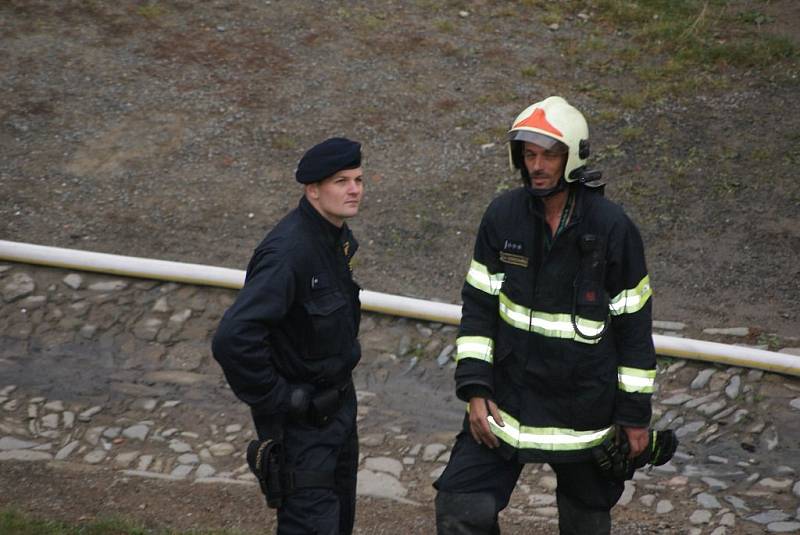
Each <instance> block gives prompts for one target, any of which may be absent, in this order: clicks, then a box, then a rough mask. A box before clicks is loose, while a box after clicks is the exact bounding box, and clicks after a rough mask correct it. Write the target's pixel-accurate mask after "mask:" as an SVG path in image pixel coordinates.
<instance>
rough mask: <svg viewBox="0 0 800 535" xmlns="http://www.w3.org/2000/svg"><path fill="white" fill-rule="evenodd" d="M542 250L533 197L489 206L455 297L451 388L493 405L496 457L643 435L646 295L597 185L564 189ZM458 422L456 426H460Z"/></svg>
mask: <svg viewBox="0 0 800 535" xmlns="http://www.w3.org/2000/svg"><path fill="white" fill-rule="evenodd" d="M570 187H571V192H572V195H573V197H572V199H573V201H574V202H573V209H572V215H571V217H570V219H569V220H568V222H567V223H566V224H565V226H564V227H563V228H562V230H561V231H560V232H559V233H558V234H557V235H556V237H555V238H554V239H553V240H552V243H551V245H550V247H548V246H547V237H546V235H545V232H549V231H548V230H546V227H545V225H546V222H545V220H544V214H543V204H542V202H541V200H539V199H537V198H535V197H534V196H532V195H530V194H529V193H528V192H527V191H526V190H525V189H524V188H519V189H515V190H512V191H509V192H506V193H505V194H503V195H501V196H500V197H498V198H496V199H495V200H494V201H493V202H492V203H491V205H490V206H489V207H488V209H487V210H486V212H485V214H484V216H483V219H482V221H481V224H480V229H479V231H478V236H477V240H476V243H475V248H474V255H473V259H472V262H471V265H470V268H469V272H468V274H467V278H466V282H465V284H464V287H463V290H462V298H463V303H464V304H463V315H462V320H461V327H460V332H459V336H458V340H457V347H458V349H457V356H456V359H457V363H458V364H457V368H456V391H457V395H458V396H459V398H461V399H462V400H464V401H468V400H469V399H470V397H472V396H475V395H479V396H483V397H489V398H491V399H493V400H494V401H495V402H496V403H497V405H498V408H499V409H500V411H501V416H502V418H503V420H504V423H505V425H504V426H503V427H501V426H499V425H497V424H496V422H494V420H493V419H492V418H490V419H489V421H490V427H491V429H492V431H493V433H494V434H495V435H496V436H497V437H498V438H499V439H500V444H501V449H500V453H501V455H504V456H506V457H513V456H516V458H517V459H518V460H519V462H553V461H556V462H557V461H562V462H569V461H579V460H584V459H588V458H589V457H590V449H591V448H592V447H593V446H596V445H597V444H599V443H600V442H601V441H602V440H603V439H604V438H606V437H607V436H609V434H610V433H611V432H612V427H611V426H612V424H614V423H617V424H621V425H623V426H633V427H647V426H648V425H649V422H650V417H651V408H650V397H651V395H652V392H653V388H654V381H655V365H656V361H655V351H654V347H653V342H652V335H651V333H652V325H651V323H652V321H651V306H652V301H651V299H650V297H651V294H652V291H651V289H650V280H649V276H648V273H647V267H646V265H645V257H644V251H643V245H642V240H641V237H640V235H639V232H638V230H637V229H636V227H635V226H634V224H633V223H632V222H631V220H630V219H629V218H628V217H627V216H626V215H625V213H624V212H623V210H622V209H621V208H620V207H619V206H618V205H616V204H614V203H613V202H611V201H609V200H607V199H606V198H605V197H603V195H602V189H599V190H598V189H591V188H588V187H586V186H582V185H572V186H570ZM467 425H468V423H467V419H466V418H465V426H467Z"/></svg>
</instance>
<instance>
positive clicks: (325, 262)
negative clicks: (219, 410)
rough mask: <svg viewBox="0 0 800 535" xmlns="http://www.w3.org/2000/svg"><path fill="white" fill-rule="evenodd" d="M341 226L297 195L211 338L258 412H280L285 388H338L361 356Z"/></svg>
mask: <svg viewBox="0 0 800 535" xmlns="http://www.w3.org/2000/svg"><path fill="white" fill-rule="evenodd" d="M357 247H358V244H357V243H356V241H355V239H354V238H353V235H352V233H351V231H350V229H349V228H348V227H347V225H346V224H345V225H343V226H342V227H341V228H339V227H336V226H335V225H333V224H331V223H330V222H328V221H327V220H326V219H325V218H323V217H322V215H320V214H319V212H317V210H316V209H315V208H314V207H313V206H312V205H311V203H310V202H308V200H307V199H306V198H305V197H303V198H302V199H301V200H300V204H299V206H298V207H297V208H296V209H294V210H292V211H291V212H289V214H287V215H286V216H285V217H284V218H283V219H282V220H281V221H280V222H279V223H278V224H277V225H276V226H275V227H274V228H273V229H272V231H270V232H269V233H268V234H267V236H266V237H265V238H264V240H263V241H262V242H261V244H260V245H259V246H258V247H257V248H256V250H255V252H254V254H253V257H252V259H251V260H250V263H249V265H248V267H247V274H246V277H245V283H244V287H243V288H242V290H241V291H240V292H239V294H238V296H237V298H236V301H235V302H234V304H233V305H232V306H231V307H230V308H229V309H228V310H227V311H226V312H225V315H224V316H223V318H222V321H221V322H220V325H219V328H218V329H217V332H216V335H215V336H214V340H213V344H212V348H213V353H214V358H215V359H216V360H217V361H218V362H219V364H220V365H221V366H222V369H223V371H224V373H225V377H226V378H227V380H228V383H229V384H230V385H231V388H232V389H233V391H234V393H235V394H236V395H237V396H238V397H239V398H240V399H241V400H242V401H244V402H245V403H247V404H248V405H250V407H251V408H252V409H253V413H254V416H255V417H256V420H257V421H258V420H259V416H260V415H263V416H269V415H276V414H284V413H286V412H287V411H288V403H289V396H290V393H291V391H292V390H293V389H294V388H295V387H298V386H302V387H304V388H310V389H311V392H312V393H313V392H314V391H319V390H323V389H328V388H336V387H341V386H342V385H343V384H347V383H349V381H350V380H351V375H350V374H351V371H352V369H353V368H354V367H355V365H356V364H357V363H358V361H359V359H360V358H361V348H360V346H359V344H358V340H357V338H356V337H357V336H358V327H359V321H360V302H359V298H358V292H359V290H360V288H359V287H358V285H357V284H356V283H355V282H354V281H353V278H352V276H351V271H350V260H351V258H352V256H353V254H354V253H355V252H356V249H357Z"/></svg>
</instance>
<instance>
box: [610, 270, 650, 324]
mask: <svg viewBox="0 0 800 535" xmlns="http://www.w3.org/2000/svg"><path fill="white" fill-rule="evenodd" d="M652 295H653V288H652V287H651V286H650V275H645V276H644V278H642V280H640V281H639V284H637V285H636V287H635V288H630V289H628V290H622V291H621V292H620V293H618V294H617V295H615V296H614V297H612V298H611V302H610V303H609V304H608V308H609V310H610V311H611V314H612V315H614V316H619V315H620V314H633V313H634V312H638V311H640V310H641V309H642V307H643V306H644V305H645V303H647V300H648V299H650V296H652Z"/></svg>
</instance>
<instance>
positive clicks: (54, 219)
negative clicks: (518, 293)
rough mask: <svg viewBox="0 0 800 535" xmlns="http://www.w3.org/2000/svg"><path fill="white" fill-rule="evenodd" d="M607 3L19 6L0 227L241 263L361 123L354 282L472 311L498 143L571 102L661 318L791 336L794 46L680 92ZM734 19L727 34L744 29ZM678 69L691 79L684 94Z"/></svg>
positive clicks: (104, 248) (712, 71)
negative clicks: (546, 110) (635, 230)
mask: <svg viewBox="0 0 800 535" xmlns="http://www.w3.org/2000/svg"><path fill="white" fill-rule="evenodd" d="M701 4H704V3H703V2H697V8H698V12H699V15H698V19H697V20H698V21H699V20H701V18H702V17H703V16H706V15H705V10H704V9H703V8H702V5H701ZM705 4H708V3H705ZM720 4H721V3H719V2H711V9H712V10H718V11H719V13H717V12H716V11H714V13H711V14H709V15H707V16H709V17H711V16H712V15H713V16H721V12H722V11H725V10H727V11H728V14H730V13H734V14H739V15H740V16H739V19H737V20H750V19H749V18H748V17H750V16H751V15H752V14H753V13H756V12H757V13H759V14H761V15H763V19H759V20H760V21H761V22H759V23H758V25H757V31H758V32H760V33H761V34H763V35H774V36H780V37H784V38H787V39H789V41H790V42H792V43H793V44H794V46H795V47H800V5H798V4H797V3H796V2H794V1H793V0H774V1H764V2H761V1H744V0H735V1H732V2H726V3H725V7H724V8H722V7H720ZM602 6H603V2H599V1H598V2H592V1H559V2H543V1H537V0H530V1H524V2H518V3H511V2H503V1H499V0H463V1H456V0H448V1H445V2H432V1H427V0H416V1H413V2H374V1H356V2H340V1H334V2H322V1H318V0H293V1H291V2H290V1H285V0H272V1H269V0H263V1H262V0H259V1H250V2H246V1H240V0H209V1H206V2H190V1H188V0H172V1H160V2H159V1H152V2H143V1H122V2H107V1H104V0H65V1H63V2H57V3H53V2H48V1H46V0H2V1H0V239H3V240H13V241H20V242H28V243H35V244H41V245H53V246H60V247H69V248H75V249H83V250H91V251H101V252H109V253H115V254H124V255H132V256H142V257H150V258H159V259H165V260H178V261H186V262H196V263H202V264H210V265H217V266H225V267H232V268H239V269H243V268H244V267H245V265H246V262H247V260H248V258H249V256H250V253H251V251H252V249H253V247H254V246H255V245H256V244H257V243H258V242H259V241H260V239H261V237H262V236H263V234H264V233H265V232H266V231H267V230H268V229H269V228H270V227H271V226H272V225H273V224H274V223H275V222H276V221H277V220H278V219H279V218H280V217H281V216H282V215H283V214H284V213H285V212H286V211H287V210H289V209H290V208H292V207H293V206H294V205H295V204H296V202H297V200H298V198H299V196H300V193H301V190H300V188H299V186H298V185H297V184H296V183H295V182H294V180H293V170H294V167H295V165H296V162H297V160H298V159H299V157H300V156H301V155H302V153H303V152H304V150H305V149H306V148H308V147H309V146H311V145H312V144H314V143H316V142H318V141H320V140H322V139H324V138H326V137H329V136H334V135H344V136H347V137H351V138H353V139H357V140H359V141H361V142H362V143H363V144H364V152H365V172H366V178H367V192H366V197H365V201H364V205H363V209H362V212H361V214H360V215H359V217H358V218H356V219H355V220H353V221H352V227H353V228H354V231H355V233H356V236H357V238H358V239H359V241H360V243H361V249H360V250H359V253H358V255H357V257H356V263H355V266H354V268H355V273H356V276H357V278H358V280H359V282H360V283H361V284H362V286H363V287H364V288H366V289H369V290H375V291H382V292H389V293H396V294H400V295H406V296H414V297H424V298H429V299H436V300H441V301H446V302H451V303H458V302H459V292H460V288H461V284H462V281H463V277H464V273H465V271H466V268H467V266H468V264H469V259H470V257H471V250H472V241H473V239H474V233H475V230H476V228H477V225H478V222H479V220H480V216H481V213H482V211H483V209H484V208H485V206H486V205H487V204H488V202H489V200H490V199H491V198H492V197H493V196H495V195H496V194H497V193H498V192H500V191H502V190H504V189H507V188H509V187H513V186H515V185H516V181H517V178H515V177H514V175H513V174H512V173H511V172H510V171H509V170H508V165H507V158H506V152H505V150H506V149H505V146H504V134H505V131H506V129H507V128H508V126H509V124H510V123H511V121H512V120H513V118H514V117H515V116H516V115H517V113H519V112H520V111H521V110H522V109H523V108H524V107H526V106H527V105H528V104H530V103H532V102H534V101H536V100H539V99H541V98H543V97H544V96H547V95H550V94H560V95H562V96H565V97H566V98H567V99H568V100H570V101H571V102H573V103H574V104H575V105H576V106H577V107H578V108H579V109H581V110H583V111H584V113H585V115H586V116H587V119H588V121H589V125H590V129H591V137H592V147H593V150H594V152H595V154H594V156H593V159H592V160H591V161H593V162H594V165H596V166H597V167H598V168H600V169H602V170H603V172H604V176H605V177H606V179H607V181H608V187H607V190H606V191H607V195H608V196H609V197H610V198H612V199H614V200H616V201H617V202H620V203H622V204H623V205H624V206H625V208H626V210H627V212H628V213H629V214H630V215H631V217H632V218H633V219H634V220H635V221H636V222H637V224H638V225H639V227H640V230H641V232H642V235H643V237H644V241H645V245H646V247H647V254H648V260H649V268H650V273H651V279H652V282H653V285H654V288H655V292H656V293H655V299H654V303H655V315H656V319H659V320H676V321H687V322H689V323H690V324H691V325H692V326H693V328H695V329H697V330H699V329H702V328H705V327H737V326H748V327H750V328H751V332H752V333H753V335H752V336H751V339H749V340H748V341H749V342H752V343H763V344H769V343H771V341H772V340H773V336H772V335H776V336H778V337H790V336H797V335H798V333H799V332H800V329H799V328H798V325H799V323H800V322H799V320H800V317H799V314H800V267H798V262H797V259H798V251H800V226H799V225H798V214H800V210H799V209H800V182H798V180H797V178H796V174H797V167H798V165H800V114H798V113H796V111H793V110H796V106H797V104H796V103H797V97H798V84H799V83H800V82H798V74H800V68H799V67H800V66H799V65H798V61H797V59H796V58H797V56H796V55H795V56H793V57H790V58H788V59H783V60H780V61H775V62H770V63H764V64H744V65H739V66H737V65H731V64H726V63H725V62H722V63H719V64H712V65H707V66H704V67H692V68H688V69H687V70H685V71H681V72H678V73H671V76H672V78H671V79H670V81H669V83H667V82H665V81H664V80H663V79H662V78H660V77H658V76H652V77H649V78H648V77H647V76H644V75H643V74H641V69H642V66H643V65H644V66H647V67H652V69H653V70H654V71H657V70H658V69H662V68H663V69H664V70H665V71H669V66H670V58H668V57H665V56H659V55H644V56H635V59H631V58H632V57H634V56H633V53H634V50H635V49H636V48H637V47H639V46H640V44H641V43H637V42H636V41H635V40H633V39H632V38H631V32H630V31H629V29H628V28H625V27H621V26H616V25H613V24H610V23H609V22H608V20H607V19H606V18H604V16H603V15H604V14H603V12H602V9H603V8H602ZM701 9H703V11H702V12H701V11H700V10H701ZM751 18H752V17H751ZM690 30H691V28H687V32H689V31H690ZM727 30H729V31H727V32H721V33H720V34H719V35H717V36H716V37H717V39H718V41H719V42H724V41H726V40H731V39H737V38H738V37H739V33H738V32H739V31H740V30H741V28H739V27H735V28H733V27H732V28H729V29H727ZM681 79H685V80H687V81H691V82H692V83H691V84H689V85H690V87H691V89H690V90H683V91H677V90H676V91H671V90H670V88H674V87H678V86H677V85H675V84H676V82H675V80H681ZM659 84H662V85H663V87H665V88H666V89H667V90H665V91H662V92H661V93H658V92H656V91H654V88H657V87H656V86H658V87H661V85H659ZM669 84H673V85H669ZM653 95H656V96H653ZM35 476H36V472H35V470H33V471H31V472H30V473H27V472H26V473H20V474H7V473H4V474H3V478H4V479H5V481H4V483H5V482H7V481H14V480H15V479H16V478H17V477H19V478H33V479H32V480H31V481H33V480H35V479H36V478H35ZM63 477H66V478H70V477H74V478H76V479H77V480H81V479H83V478H85V479H84V481H86V482H87V484H86V486H85V487H84V489H85V492H82V493H81V492H78V493H75V494H74V495H72V496H71V501H69V502H65V503H64V505H63V507H64V508H69V507H73V506H74V507H76V508H86V509H87V510H88V511H92V510H94V509H93V506H92V504H98V503H102V500H97V499H96V498H97V497H98V496H103V497H104V498H103V500H106V499H116V500H118V501H119V502H120V503H127V502H125V501H126V500H129V501H130V510H131V511H134V512H135V511H136V508H140V505H141V504H140V503H138V502H137V501H136V500H133V499H130V498H129V496H130V495H131V494H130V493H133V494H139V493H142V492H143V491H142V490H141V488H140V485H145V483H142V482H139V481H132V482H128V483H124V484H120V485H119V486H118V487H116V488H115V489H112V490H109V489H105V488H102V485H100V484H99V483H98V484H97V485H94V484H92V481H93V479H92V476H91V474H88V475H81V474H79V473H76V474H75V475H74V476H73V475H70V474H69V473H66V474H65V475H64V476H63ZM98 481H99V480H98ZM38 484H42V482H41V481H40V482H39V483H38ZM148 484H150V483H148ZM156 484H158V483H156ZM32 485H33V486H32V487H31V488H37V487H36V485H34V484H33V483H32ZM176 488H180V486H178V487H176ZM37 492H38V491H37ZM41 492H42V496H43V498H42V499H54V500H55V499H57V497H55V496H53V495H52V494H49V493H53V492H57V491H56V490H53V489H50V490H49V491H48V490H46V489H45V486H42V488H41ZM165 492H166V491H165ZM169 492H171V493H173V492H174V493H177V494H175V495H174V498H175V499H176V500H178V501H180V500H182V499H187V500H188V499H189V498H188V497H187V495H188V494H189V493H193V492H196V490H195V489H193V488H191V489H190V488H189V487H187V488H186V489H183V488H180V490H170V491H169ZM229 492H230V493H232V494H236V493H238V492H239V490H237V489H231V490H230V491H229ZM182 493H184V494H182ZM45 496H47V497H48V498H44V497H45ZM126 496H127V497H126ZM112 497H113V498H112ZM148 499H151V498H148ZM152 499H154V500H155V498H152ZM216 499H218V498H217V497H212V496H211V495H209V496H208V497H206V498H201V500H200V501H201V503H208V504H209V507H211V505H212V500H216ZM231 501H232V502H235V503H237V504H240V507H241V508H239V509H237V510H234V511H232V512H231V513H230V514H231V520H230V524H228V523H227V521H226V523H225V525H230V526H232V527H237V526H239V525H240V523H242V522H249V521H248V520H243V518H246V516H245V515H244V514H243V512H244V511H246V510H247V508H248V507H249V506H254V505H255V503H254V502H255V501H256V497H253V496H252V495H250V494H248V496H247V497H246V498H245V497H243V496H239V495H236V496H231ZM152 503H153V506H152V507H151V505H150V504H149V502H148V503H145V504H144V505H145V507H144V508H142V509H144V510H147V511H154V510H157V509H158V508H157V507H155V505H156V503H157V502H152ZM70 504H73V505H70ZM373 505H374V507H370V508H369V509H368V511H369V513H367V512H364V511H365V509H364V508H362V509H361V511H362V512H360V514H361V515H367V514H368V515H372V516H370V518H371V520H370V525H373V526H380V525H381V519H382V518H383V517H382V515H384V514H386V515H390V514H395V515H396V514H397V510H392V511H389V510H388V509H387V505H386V504H385V503H384V502H381V501H380V500H375V501H374V504H373ZM396 507H398V508H399V509H402V507H401V506H400V505H396ZM122 509H123V510H125V509H126V508H125V507H123V508H122ZM73 513H74V511H73ZM89 514H93V513H89ZM197 514H202V513H201V512H200V513H197ZM226 514H227V513H226ZM67 516H69V515H67ZM71 518H74V515H72V516H71ZM408 519H409V522H410V524H409V530H408V532H409V533H413V532H416V531H415V529H414V528H413V522H414V520H413V518H411V517H410V516H409V517H408ZM148 521H152V522H154V523H157V524H158V523H160V524H161V525H176V526H183V525H184V524H181V523H180V522H178V521H177V520H175V523H174V524H173V523H172V521H173V519H171V518H170V517H169V516H168V515H158V514H155V513H154V516H153V518H152V519H148ZM186 525H190V524H186ZM248 526H250V527H252V524H248ZM376 529H377V528H376Z"/></svg>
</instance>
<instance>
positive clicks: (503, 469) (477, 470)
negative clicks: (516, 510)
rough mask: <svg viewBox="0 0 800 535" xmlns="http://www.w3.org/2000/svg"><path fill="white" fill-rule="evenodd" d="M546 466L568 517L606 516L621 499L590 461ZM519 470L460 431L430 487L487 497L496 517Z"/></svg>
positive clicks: (619, 490)
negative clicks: (565, 501)
mask: <svg viewBox="0 0 800 535" xmlns="http://www.w3.org/2000/svg"><path fill="white" fill-rule="evenodd" d="M549 464H550V466H551V467H552V468H553V471H554V472H555V474H556V480H557V484H558V487H557V490H556V493H557V494H558V495H559V498H560V499H559V504H561V503H562V502H563V499H562V498H561V496H562V495H563V496H566V497H568V498H569V501H570V505H572V506H573V507H571V510H570V514H572V515H577V516H578V517H582V516H584V515H586V516H589V515H592V516H594V515H595V513H597V512H598V511H600V512H603V511H605V512H608V511H609V510H610V509H611V508H612V507H613V506H614V504H616V503H617V500H619V497H620V496H621V495H622V490H623V488H624V485H623V484H622V483H620V482H618V481H611V480H609V479H607V478H605V477H604V476H603V475H602V474H601V472H600V471H599V470H598V469H597V466H596V465H595V464H594V462H592V461H586V462H578V463H549ZM523 466H524V465H522V464H519V463H517V462H515V461H514V460H507V459H503V458H502V457H500V455H498V454H497V452H496V450H491V449H489V448H488V447H486V446H483V445H481V444H478V443H477V442H475V439H474V438H472V436H471V435H470V434H469V432H466V431H461V432H460V433H459V434H458V437H456V443H455V446H453V451H452V452H451V453H450V460H449V461H448V463H447V467H446V468H445V470H444V472H443V473H442V475H441V476H440V477H439V479H438V480H437V481H436V482H435V483H434V487H436V489H437V490H438V491H439V492H440V493H445V492H447V493H458V494H473V493H474V494H489V495H491V496H492V497H493V499H494V503H495V511H494V516H496V515H497V513H499V512H500V511H501V510H503V509H504V508H505V507H506V506H507V505H508V500H509V498H510V496H511V493H512V491H513V490H514V487H515V486H516V483H517V479H518V478H519V474H520V471H521V470H522V467H523ZM437 505H438V503H437ZM450 514H455V515H457V514H458V513H457V512H455V513H450ZM559 514H562V513H561V511H559ZM438 515H439V511H438V510H437V517H438ZM487 520H488V521H491V520H492V519H491V518H489V519H487ZM489 523H490V522H489ZM523 531H524V530H523ZM587 533H589V532H587Z"/></svg>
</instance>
